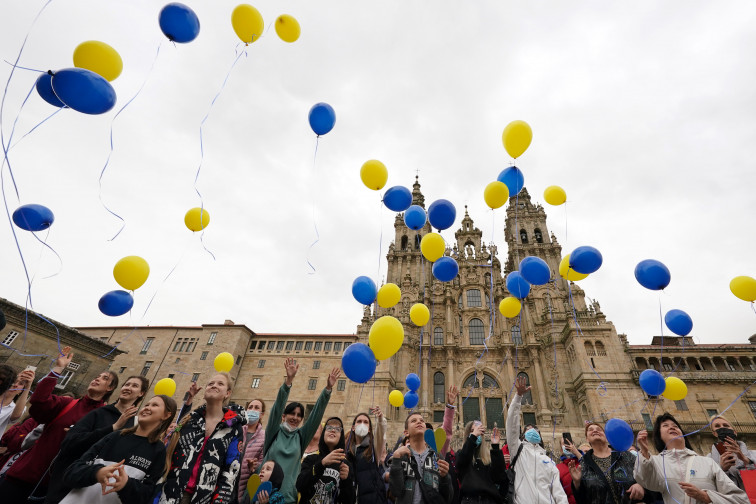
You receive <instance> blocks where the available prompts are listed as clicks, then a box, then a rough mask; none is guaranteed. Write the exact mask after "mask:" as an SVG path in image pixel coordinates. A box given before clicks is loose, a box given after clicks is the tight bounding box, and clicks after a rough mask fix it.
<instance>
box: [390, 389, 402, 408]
mask: <svg viewBox="0 0 756 504" xmlns="http://www.w3.org/2000/svg"><path fill="white" fill-rule="evenodd" d="M389 404H391V406H393V407H395V408H398V407H400V406H401V405H402V404H404V394H402V393H401V392H400V391H398V390H392V391H391V393H390V394H389Z"/></svg>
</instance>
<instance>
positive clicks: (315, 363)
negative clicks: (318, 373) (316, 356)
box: [312, 360, 320, 369]
mask: <svg viewBox="0 0 756 504" xmlns="http://www.w3.org/2000/svg"><path fill="white" fill-rule="evenodd" d="M312 369H320V361H319V360H316V361H312Z"/></svg>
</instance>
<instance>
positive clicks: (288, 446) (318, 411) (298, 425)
mask: <svg viewBox="0 0 756 504" xmlns="http://www.w3.org/2000/svg"><path fill="white" fill-rule="evenodd" d="M284 368H285V369H286V380H285V381H284V383H283V385H281V388H280V389H278V396H277V397H276V402H275V403H273V407H272V408H271V409H270V417H269V418H268V426H267V427H266V429H265V446H264V450H265V458H264V460H263V462H267V461H268V460H275V461H276V462H277V463H278V464H280V465H281V467H282V468H283V471H284V481H283V483H282V485H281V493H282V494H283V496H284V499H285V500H286V504H296V502H297V489H296V487H295V483H296V479H297V475H298V474H299V469H300V463H301V457H302V453H303V452H304V450H305V447H307V445H308V444H309V442H310V439H312V436H313V434H314V433H315V431H316V430H317V428H318V425H320V420H321V419H322V418H323V413H325V409H326V406H327V405H328V401H329V400H330V399H331V389H333V386H334V385H335V384H336V380H337V379H338V378H339V375H340V374H341V371H340V370H339V368H333V369H332V370H331V373H330V374H329V375H328V379H327V381H326V387H325V388H324V389H323V392H321V393H320V397H318V400H317V401H316V402H315V406H314V407H313V409H312V411H311V412H310V415H309V416H308V417H307V420H306V421H305V422H304V424H302V419H303V418H304V406H302V404H301V403H298V402H294V403H290V404H288V405H286V401H287V400H288V398H289V391H290V390H291V385H292V384H293V383H294V377H295V376H296V375H297V371H299V364H297V361H296V360H294V359H292V358H287V359H286V361H285V362H284ZM284 405H286V406H285V407H284Z"/></svg>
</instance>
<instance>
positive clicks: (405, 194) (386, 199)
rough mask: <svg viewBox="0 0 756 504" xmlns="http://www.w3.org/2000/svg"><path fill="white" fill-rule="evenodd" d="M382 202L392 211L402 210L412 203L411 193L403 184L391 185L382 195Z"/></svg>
mask: <svg viewBox="0 0 756 504" xmlns="http://www.w3.org/2000/svg"><path fill="white" fill-rule="evenodd" d="M383 204H384V205H386V208H388V209H389V210H392V211H394V212H404V211H405V210H407V209H408V208H409V207H410V206H411V205H412V193H411V192H410V190H409V189H407V188H406V187H403V186H394V187H391V188H389V189H388V190H387V191H386V194H384V195H383ZM424 224H425V222H423V225H424ZM421 227H422V226H421Z"/></svg>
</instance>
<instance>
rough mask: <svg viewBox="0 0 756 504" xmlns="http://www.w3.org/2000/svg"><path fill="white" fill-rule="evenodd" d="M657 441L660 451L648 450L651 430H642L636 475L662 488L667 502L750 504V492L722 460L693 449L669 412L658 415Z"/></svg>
mask: <svg viewBox="0 0 756 504" xmlns="http://www.w3.org/2000/svg"><path fill="white" fill-rule="evenodd" d="M653 441H654V447H655V448H656V451H658V452H659V455H653V456H652V455H651V454H650V453H649V451H648V432H647V431H645V430H642V431H640V432H639V433H638V446H639V448H640V455H639V456H638V464H637V465H636V466H635V473H634V475H635V480H636V481H637V482H638V483H640V484H641V485H642V486H643V487H644V488H648V489H649V490H654V491H657V492H661V493H662V497H663V498H664V503H665V504H673V503H675V504H679V503H685V504H687V503H688V502H695V503H699V502H702V503H710V502H711V503H714V504H725V503H727V504H748V502H749V500H748V496H747V495H746V493H745V492H744V491H743V490H741V489H739V488H738V487H737V485H735V483H733V482H732V480H730V478H729V477H728V476H727V474H725V472H724V471H722V469H721V468H720V467H719V464H717V463H716V462H714V461H713V460H712V459H710V458H709V457H702V456H700V455H698V454H697V453H696V452H694V451H693V450H691V449H690V444H689V443H688V438H686V437H685V433H684V432H683V430H682V427H680V424H679V423H678V422H677V420H676V419H675V417H673V416H672V415H670V414H669V413H664V414H663V415H659V416H658V417H656V422H654V434H653Z"/></svg>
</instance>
